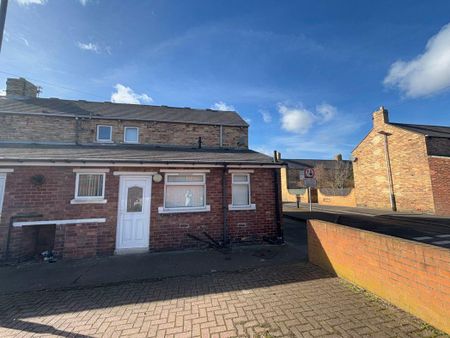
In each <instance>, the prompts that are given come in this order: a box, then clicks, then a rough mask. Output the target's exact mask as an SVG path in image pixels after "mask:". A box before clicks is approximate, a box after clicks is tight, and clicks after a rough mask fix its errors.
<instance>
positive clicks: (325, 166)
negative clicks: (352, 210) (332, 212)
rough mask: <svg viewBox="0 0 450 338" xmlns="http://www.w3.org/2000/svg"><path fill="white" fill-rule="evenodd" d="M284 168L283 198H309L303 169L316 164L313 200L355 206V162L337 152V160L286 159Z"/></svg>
mask: <svg viewBox="0 0 450 338" xmlns="http://www.w3.org/2000/svg"><path fill="white" fill-rule="evenodd" d="M283 163H284V164H285V165H286V166H287V167H284V168H282V169H281V186H282V188H281V191H282V201H283V202H296V201H297V196H299V197H300V201H301V202H305V203H308V202H309V194H308V191H307V189H306V187H305V184H304V171H305V169H307V168H313V169H314V172H315V178H316V181H317V187H315V188H311V202H312V203H318V204H323V205H336V206H356V200H355V191H354V189H353V187H354V183H353V171H352V162H351V161H347V160H342V156H341V155H336V158H335V159H334V160H316V159H286V160H283Z"/></svg>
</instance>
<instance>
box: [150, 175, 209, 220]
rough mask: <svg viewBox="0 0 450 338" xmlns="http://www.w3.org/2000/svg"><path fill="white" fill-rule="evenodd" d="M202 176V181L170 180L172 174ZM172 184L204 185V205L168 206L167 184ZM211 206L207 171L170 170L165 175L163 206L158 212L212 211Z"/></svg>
mask: <svg viewBox="0 0 450 338" xmlns="http://www.w3.org/2000/svg"><path fill="white" fill-rule="evenodd" d="M188 175H189V176H201V177H202V178H203V179H202V182H169V181H168V178H169V177H170V176H188ZM171 185H178V186H179V185H185V186H202V187H203V206H200V207H167V206H166V198H167V186H171ZM210 210H211V207H210V206H209V205H208V204H207V203H206V173H199V172H184V171H180V172H168V173H165V175H164V200H163V207H159V208H158V212H159V213H160V214H163V213H177V212H186V213H189V212H206V211H210Z"/></svg>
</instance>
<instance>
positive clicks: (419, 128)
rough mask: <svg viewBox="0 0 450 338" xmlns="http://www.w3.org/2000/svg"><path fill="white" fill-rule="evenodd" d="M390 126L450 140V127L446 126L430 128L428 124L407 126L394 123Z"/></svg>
mask: <svg viewBox="0 0 450 338" xmlns="http://www.w3.org/2000/svg"><path fill="white" fill-rule="evenodd" d="M389 124H391V125H393V126H396V127H399V128H402V129H405V130H409V131H412V132H414V133H419V134H422V135H426V136H431V137H444V138H450V127H446V126H430V125H426V124H406V123H392V122H389Z"/></svg>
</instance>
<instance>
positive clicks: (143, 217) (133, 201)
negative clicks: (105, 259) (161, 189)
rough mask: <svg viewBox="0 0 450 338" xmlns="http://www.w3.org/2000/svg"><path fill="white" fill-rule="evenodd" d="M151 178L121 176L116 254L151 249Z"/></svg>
mask: <svg viewBox="0 0 450 338" xmlns="http://www.w3.org/2000/svg"><path fill="white" fill-rule="evenodd" d="M151 187H152V178H151V176H121V177H120V187H119V211H118V216H117V241H116V253H126V252H141V251H147V250H148V248H149V239H150V238H149V237H150V236H149V234H150V194H151Z"/></svg>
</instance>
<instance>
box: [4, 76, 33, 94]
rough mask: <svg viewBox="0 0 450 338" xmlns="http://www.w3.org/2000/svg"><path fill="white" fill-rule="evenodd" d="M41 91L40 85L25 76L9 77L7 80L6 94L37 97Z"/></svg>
mask: <svg viewBox="0 0 450 338" xmlns="http://www.w3.org/2000/svg"><path fill="white" fill-rule="evenodd" d="M39 92H40V89H39V87H37V86H35V85H34V84H32V83H31V82H29V81H27V80H25V79H24V78H23V77H21V78H18V79H12V78H8V79H7V80H6V96H16V97H37V96H38V94H39Z"/></svg>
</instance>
